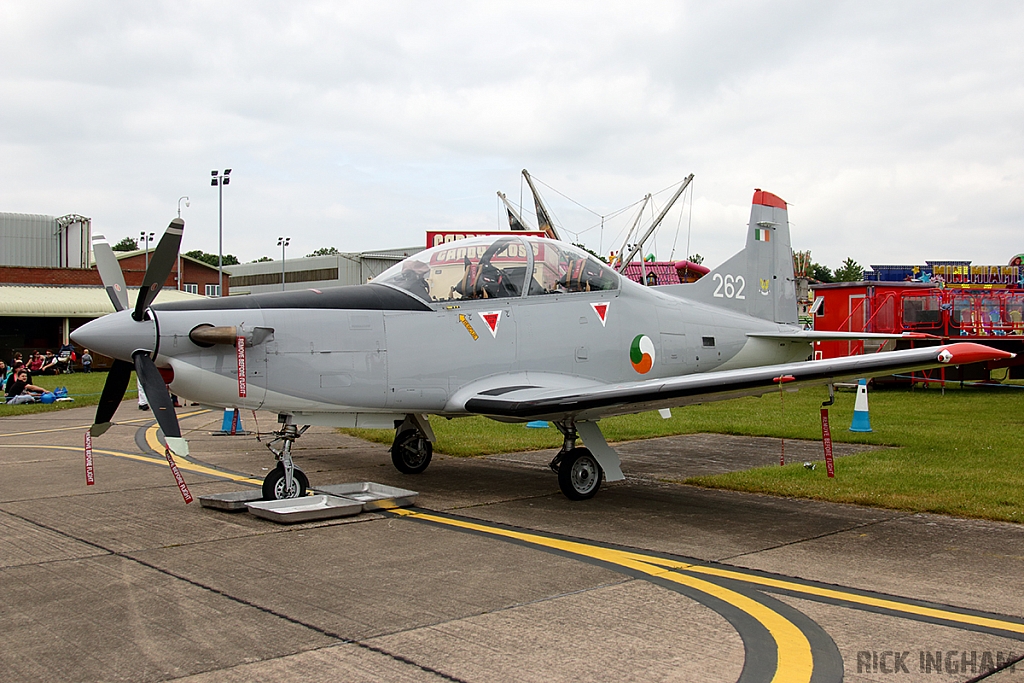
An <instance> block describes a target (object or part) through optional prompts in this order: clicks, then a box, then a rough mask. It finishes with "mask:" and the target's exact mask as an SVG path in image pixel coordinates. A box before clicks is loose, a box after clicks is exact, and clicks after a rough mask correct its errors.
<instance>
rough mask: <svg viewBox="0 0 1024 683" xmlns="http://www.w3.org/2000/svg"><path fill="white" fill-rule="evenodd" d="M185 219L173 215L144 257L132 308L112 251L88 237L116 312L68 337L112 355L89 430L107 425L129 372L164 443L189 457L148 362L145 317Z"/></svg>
mask: <svg viewBox="0 0 1024 683" xmlns="http://www.w3.org/2000/svg"><path fill="white" fill-rule="evenodd" d="M184 229H185V221H183V220H181V219H180V218H175V219H174V220H173V221H171V224H170V225H168V226H167V230H166V231H165V232H164V234H163V237H161V238H160V243H159V244H158V245H157V247H156V250H155V251H154V252H153V256H152V258H150V261H149V268H147V269H146V275H145V276H144V277H143V279H142V287H141V289H139V296H138V298H137V299H136V301H135V308H134V309H129V307H128V289H127V287H125V282H124V275H123V274H122V273H121V267H120V266H119V265H118V263H117V257H116V256H114V251H113V249H111V247H110V244H109V243H108V242H107V240H106V238H105V237H104V236H103V235H95V236H94V237H93V253H94V255H95V259H96V267H97V269H98V270H99V273H100V278H101V279H102V280H103V286H104V288H105V289H106V290H107V295H108V296H109V297H110V301H111V303H112V304H113V305H114V309H115V311H117V312H116V313H114V314H113V315H109V316H104V317H103V318H98V319H97V320H94V321H92V322H90V323H87V324H85V325H83V326H82V327H80V328H78V329H77V330H75V332H74V333H72V335H71V337H72V339H73V340H74V341H75V342H76V343H77V344H80V345H82V346H84V347H87V348H90V349H94V350H96V351H98V352H100V353H102V354H104V355H108V356H111V357H113V358H114V359H115V360H114V365H113V366H112V367H111V368H110V372H109V373H108V374H107V381H106V383H105V384H104V385H103V393H102V395H101V396H100V403H99V406H98V407H97V409H96V419H95V422H94V424H93V425H92V427H91V428H90V430H89V431H90V433H91V434H92V435H93V436H99V435H100V434H103V433H104V432H105V431H107V430H108V429H109V428H110V421H111V420H112V419H113V417H114V412H115V411H116V410H117V407H118V406H119V405H120V404H121V401H122V400H123V399H124V393H125V391H126V390H127V389H128V382H129V380H130V379H131V373H132V370H135V375H136V377H137V378H138V381H139V383H140V384H141V385H142V388H143V389H144V390H145V392H146V397H147V398H148V399H149V404H150V406H151V407H152V408H153V415H154V416H155V417H156V420H157V423H158V424H159V425H160V429H161V430H162V431H163V433H164V439H165V441H166V442H167V447H168V448H169V449H170V450H171V452H173V453H174V454H175V455H180V456H186V455H188V442H187V441H185V440H184V439H183V438H181V427H179V426H178V417H177V415H175V413H174V404H173V402H172V401H171V397H170V394H168V393H167V385H166V384H165V383H164V380H163V378H162V377H161V376H160V371H159V370H158V369H157V367H156V363H154V362H153V356H154V355H155V353H156V343H157V336H156V325H155V323H154V322H153V320H151V319H149V317H148V316H147V315H146V310H147V309H148V308H149V306H150V305H151V304H152V303H153V300H154V299H155V298H156V296H157V294H159V293H160V288H161V287H162V286H163V283H164V282H165V281H166V280H167V277H168V276H169V275H170V274H171V269H172V268H173V267H174V263H175V261H176V260H177V257H178V248H179V247H180V246H181V235H182V232H183V231H184Z"/></svg>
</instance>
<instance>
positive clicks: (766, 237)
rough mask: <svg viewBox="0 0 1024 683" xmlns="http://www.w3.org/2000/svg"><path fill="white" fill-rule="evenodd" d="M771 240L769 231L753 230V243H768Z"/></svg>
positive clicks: (764, 229)
mask: <svg viewBox="0 0 1024 683" xmlns="http://www.w3.org/2000/svg"><path fill="white" fill-rule="evenodd" d="M771 238H772V232H771V230H768V229H767V228H754V241H755V242H770V241H771Z"/></svg>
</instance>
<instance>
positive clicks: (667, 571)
mask: <svg viewBox="0 0 1024 683" xmlns="http://www.w3.org/2000/svg"><path fill="white" fill-rule="evenodd" d="M391 512H392V513H394V514H396V515H399V516H401V517H406V518H409V519H416V520H422V521H426V522H432V523H434V524H440V525H445V526H449V527H456V528H459V529H464V530H468V531H474V532H477V533H481V534H485V535H488V536H492V537H500V538H505V539H509V540H514V541H518V542H520V543H524V544H528V545H532V546H535V547H540V548H546V549H550V550H557V551H560V552H562V553H566V554H570V555H576V556H578V557H584V558H589V559H592V560H598V561H600V562H604V563H608V564H611V565H616V566H619V567H622V568H624V569H629V570H631V571H633V572H638V573H641V574H645V575H647V576H650V577H654V578H658V579H661V580H664V581H671V582H673V583H677V584H679V585H682V586H687V587H689V588H692V589H694V590H698V591H700V592H702V593H705V594H707V595H710V596H713V597H715V598H718V599H719V600H722V601H724V602H726V603H728V604H730V605H732V606H733V607H736V608H737V609H739V610H741V611H743V612H745V613H747V614H748V615H750V616H751V617H752V618H754V619H756V620H757V621H758V622H759V623H760V624H761V625H762V626H763V627H764V628H765V629H767V631H768V632H769V634H770V635H771V637H772V638H773V639H774V640H775V644H776V649H777V663H776V670H775V674H774V676H773V677H772V681H779V682H781V681H800V682H804V681H810V678H811V674H812V673H813V669H814V660H813V656H812V652H811V645H810V642H809V641H808V639H807V636H806V635H804V633H803V631H801V630H800V629H799V628H798V627H797V626H796V625H795V624H794V623H793V622H791V621H790V620H789V619H787V618H785V617H784V616H782V615H781V614H779V613H778V612H776V611H775V610H773V609H771V608H770V607H768V606H766V605H764V604H762V603H760V602H758V601H757V600H754V599H753V598H751V597H748V596H747V595H743V594H742V593H739V592H737V591H735V590H731V589H729V588H726V587H724V586H721V585H719V584H718V583H715V582H713V581H709V580H705V579H702V578H699V577H698V576H693V574H698V575H704V576H707V577H715V578H718V579H726V580H729V581H734V582H737V583H740V584H744V585H748V586H751V587H752V588H755V589H768V590H777V591H784V592H786V593H790V594H796V595H804V596H807V597H808V598H810V599H814V598H817V599H824V600H829V601H833V602H835V603H838V604H840V605H843V606H848V607H851V608H855V607H869V608H874V609H881V610H886V611H888V612H890V613H893V614H895V615H896V616H900V615H906V617H907V618H924V619H928V620H941V621H945V622H949V623H950V624H951V625H957V624H960V625H963V626H967V627H980V628H986V629H994V630H1000V631H1005V632H1008V633H1016V634H1024V624H1021V623H1020V622H1017V621H1009V620H1004V619H1000V618H998V617H994V616H985V615H978V614H966V613H962V612H956V611H952V610H945V609H942V608H939V607H930V606H924V605H918V604H914V603H913V602H909V601H906V602H905V601H901V600H899V599H898V598H886V597H878V596H873V595H862V594H860V593H856V592H852V591H844V590H842V589H839V588H829V587H824V586H816V585H809V584H805V583H801V582H798V581H788V580H786V579H781V578H775V577H771V576H763V575H760V574H756V573H750V572H744V571H739V570H733V569H727V568H724V567H715V566H708V565H703V564H696V563H692V562H682V561H679V560H672V559H669V558H663V557H657V556H655V555H647V554H644V553H638V552H633V551H628V550H618V549H615V548H606V547H603V546H600V545H594V544H590V543H583V542H580V541H570V540H564V539H559V538H551V537H548V536H542V535H539V534H532V533H529V532H525V531H517V530H513V529H505V528H502V527H497V526H491V525H488V524H483V523H477V522H472V521H469V520H465V519H456V518H452V517H447V516H442V515H436V514H430V513H428V512H422V511H417V510H402V509H399V510H392V511H391Z"/></svg>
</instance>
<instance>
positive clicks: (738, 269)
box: [680, 190, 797, 324]
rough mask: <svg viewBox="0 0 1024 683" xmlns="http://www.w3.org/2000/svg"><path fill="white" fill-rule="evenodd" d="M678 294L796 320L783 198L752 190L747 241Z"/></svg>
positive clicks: (784, 320) (781, 320) (782, 320)
mask: <svg viewBox="0 0 1024 683" xmlns="http://www.w3.org/2000/svg"><path fill="white" fill-rule="evenodd" d="M684 286H685V287H686V290H685V293H683V292H682V291H681V292H680V293H681V294H683V296H686V297H688V298H692V299H696V300H698V301H702V302H705V303H709V304H712V305H714V306H721V307H722V308H728V309H731V310H735V311H738V312H740V313H745V314H747V315H751V316H754V317H756V318H763V319H764V320H771V321H773V322H777V323H790V324H796V322H797V308H796V284H795V279H794V277H793V250H792V247H791V246H790V242H789V218H788V214H787V211H786V202H784V201H783V200H782V199H780V198H779V197H777V196H775V195H774V194H772V193H771V192H765V191H764V190H754V200H753V205H752V206H751V208H750V224H749V225H748V226H747V244H746V247H745V248H744V249H743V251H741V252H739V253H738V254H736V255H735V256H733V257H732V258H730V259H729V260H728V261H726V262H725V263H723V264H722V265H720V266H719V267H718V268H715V269H714V270H712V271H711V272H710V273H708V274H707V275H705V276H704V277H702V278H701V279H700V280H698V281H697V282H695V283H693V284H692V285H684Z"/></svg>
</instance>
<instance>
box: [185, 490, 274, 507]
mask: <svg viewBox="0 0 1024 683" xmlns="http://www.w3.org/2000/svg"><path fill="white" fill-rule="evenodd" d="M262 499H263V491H262V490H260V489H245V490H244V491H231V492H229V493H212V494H210V495H208V496H199V504H200V505H202V506H203V507H204V508H213V509H215V510H227V511H229V512H239V511H241V510H244V509H245V504H246V503H252V502H255V501H257V500H262Z"/></svg>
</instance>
